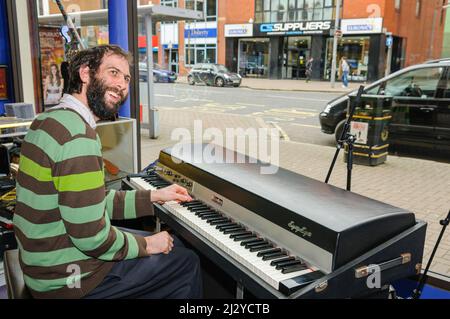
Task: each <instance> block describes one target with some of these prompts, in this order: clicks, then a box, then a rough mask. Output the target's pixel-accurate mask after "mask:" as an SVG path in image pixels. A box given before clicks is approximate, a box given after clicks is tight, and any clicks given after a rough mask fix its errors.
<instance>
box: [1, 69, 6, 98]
mask: <svg viewBox="0 0 450 319" xmlns="http://www.w3.org/2000/svg"><path fill="white" fill-rule="evenodd" d="M6 80H7V78H6V65H0V100H7V99H8V86H7V82H6Z"/></svg>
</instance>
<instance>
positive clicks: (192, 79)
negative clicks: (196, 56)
mask: <svg viewBox="0 0 450 319" xmlns="http://www.w3.org/2000/svg"><path fill="white" fill-rule="evenodd" d="M187 80H188V83H189V85H195V81H194V78H193V77H192V76H191V75H189V76H188V78H187Z"/></svg>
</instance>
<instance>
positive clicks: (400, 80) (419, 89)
mask: <svg viewBox="0 0 450 319" xmlns="http://www.w3.org/2000/svg"><path fill="white" fill-rule="evenodd" d="M443 71H444V68H423V69H419V70H414V71H410V72H407V73H404V74H401V75H399V76H398V77H394V78H392V79H390V80H388V81H386V85H385V88H384V91H385V95H391V96H409V97H420V98H433V97H434V96H435V94H436V87H437V85H438V83H439V80H440V78H441V76H442V72H443Z"/></svg>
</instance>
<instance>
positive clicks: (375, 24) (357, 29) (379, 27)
mask: <svg viewBox="0 0 450 319" xmlns="http://www.w3.org/2000/svg"><path fill="white" fill-rule="evenodd" d="M341 28H342V32H343V33H344V34H370V33H381V32H382V31H383V18H371V19H347V20H345V19H344V20H342V27H341Z"/></svg>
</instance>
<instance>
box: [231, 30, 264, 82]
mask: <svg viewBox="0 0 450 319" xmlns="http://www.w3.org/2000/svg"><path fill="white" fill-rule="evenodd" d="M269 47H270V42H269V39H241V40H240V41H239V60H238V65H239V70H238V72H239V74H241V75H242V76H246V77H268V70H269V60H270V57H269V51H270V50H269Z"/></svg>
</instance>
